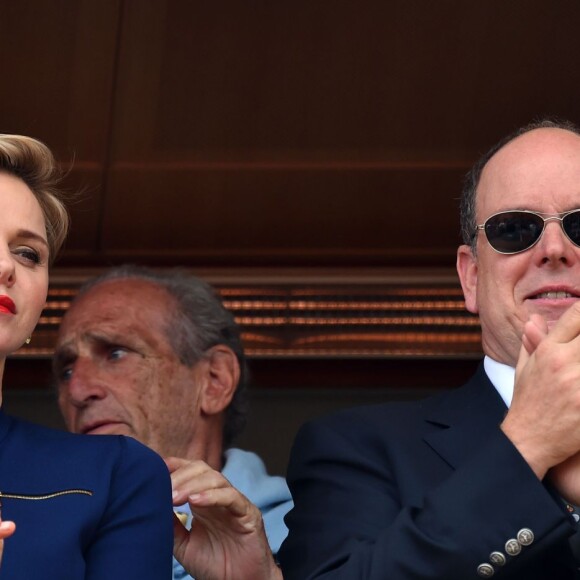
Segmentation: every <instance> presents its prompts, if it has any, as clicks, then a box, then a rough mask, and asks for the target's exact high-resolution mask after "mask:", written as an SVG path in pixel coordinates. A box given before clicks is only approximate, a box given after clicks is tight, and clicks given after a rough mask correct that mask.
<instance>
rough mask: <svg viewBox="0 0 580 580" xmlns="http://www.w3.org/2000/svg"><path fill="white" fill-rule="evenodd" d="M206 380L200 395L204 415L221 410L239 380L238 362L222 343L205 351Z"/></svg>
mask: <svg viewBox="0 0 580 580" xmlns="http://www.w3.org/2000/svg"><path fill="white" fill-rule="evenodd" d="M204 358H205V361H204V362H205V363H206V364H205V367H206V372H207V376H206V380H205V381H204V383H205V388H204V390H203V392H202V395H201V410H202V412H204V413H205V414H206V415H216V414H219V413H221V412H223V411H224V410H225V409H226V407H227V406H228V405H229V404H230V402H231V400H232V398H233V396H234V393H235V391H236V389H237V387H238V382H239V380H240V364H239V362H238V357H237V356H236V355H235V353H234V351H233V350H232V349H231V348H230V347H229V346H226V345H224V344H218V345H216V346H213V347H211V348H210V349H209V350H208V351H206V353H205V357H204Z"/></svg>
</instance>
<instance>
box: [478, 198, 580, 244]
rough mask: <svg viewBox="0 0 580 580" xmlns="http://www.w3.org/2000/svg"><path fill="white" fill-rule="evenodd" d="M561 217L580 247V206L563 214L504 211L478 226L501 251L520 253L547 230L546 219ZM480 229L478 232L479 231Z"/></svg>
mask: <svg viewBox="0 0 580 580" xmlns="http://www.w3.org/2000/svg"><path fill="white" fill-rule="evenodd" d="M554 220H555V221H559V222H560V226H561V227H562V230H563V231H564V233H565V234H566V237H567V238H568V239H569V240H570V241H571V242H572V243H573V244H574V245H575V246H579V247H580V209H573V210H571V211H567V212H564V213H560V214H555V215H554V214H552V215H551V214H546V213H537V212H534V211H527V210H523V209H520V210H512V211H501V212H499V213H496V214H493V215H492V216H490V217H488V218H487V220H485V223H483V224H480V225H478V226H477V230H483V231H484V232H485V236H486V237H487V241H488V242H489V245H490V246H491V247H492V248H493V249H494V250H495V251H496V252H499V253H500V254H518V253H519V252H524V251H525V250H529V249H530V248H531V247H532V246H534V245H535V244H536V243H537V242H538V241H539V239H540V238H541V237H542V234H543V233H544V229H545V227H546V222H549V221H554ZM476 233H477V232H476Z"/></svg>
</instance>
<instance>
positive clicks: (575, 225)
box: [562, 211, 580, 246]
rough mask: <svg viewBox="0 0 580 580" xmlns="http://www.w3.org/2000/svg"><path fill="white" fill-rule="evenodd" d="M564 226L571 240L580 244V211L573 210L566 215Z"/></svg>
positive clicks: (563, 221)
mask: <svg viewBox="0 0 580 580" xmlns="http://www.w3.org/2000/svg"><path fill="white" fill-rule="evenodd" d="M562 226H563V228H564V231H565V232H566V235H567V236H568V238H570V241H571V242H572V243H573V244H576V245H577V246H580V211H573V212H572V213H569V214H568V215H567V216H565V217H564V219H563V220H562Z"/></svg>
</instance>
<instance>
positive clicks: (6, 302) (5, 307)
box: [0, 296, 16, 314]
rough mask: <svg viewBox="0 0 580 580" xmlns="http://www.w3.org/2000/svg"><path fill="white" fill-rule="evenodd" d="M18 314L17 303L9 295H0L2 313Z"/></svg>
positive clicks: (0, 311)
mask: <svg viewBox="0 0 580 580" xmlns="http://www.w3.org/2000/svg"><path fill="white" fill-rule="evenodd" d="M2 312H4V313H6V314H16V304H14V302H13V301H12V299H11V298H9V297H8V296H0V313H2Z"/></svg>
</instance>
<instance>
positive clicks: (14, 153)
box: [0, 134, 70, 262]
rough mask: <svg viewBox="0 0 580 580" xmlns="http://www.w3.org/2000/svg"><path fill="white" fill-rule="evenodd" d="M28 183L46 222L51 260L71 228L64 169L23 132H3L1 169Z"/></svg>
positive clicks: (50, 154) (0, 145) (40, 144)
mask: <svg viewBox="0 0 580 580" xmlns="http://www.w3.org/2000/svg"><path fill="white" fill-rule="evenodd" d="M1 171H4V172H6V173H10V174H12V175H14V176H15V177H18V178H20V179H22V181H24V183H26V185H27V186H28V187H29V188H30V190H31V191H32V193H33V194H34V196H35V197H36V199H37V201H38V203H39V205H40V209H41V210H42V213H43V215H44V221H45V223H46V236H47V241H48V247H49V251H50V261H51V262H52V261H54V259H55V257H56V255H57V254H58V251H59V250H60V248H61V247H62V244H63V243H64V240H65V238H66V235H67V232H68V228H69V222H70V219H69V215H68V212H67V209H66V206H65V204H64V201H63V200H64V193H63V191H61V190H60V189H59V187H58V185H59V183H60V180H61V178H62V172H61V170H60V168H59V167H58V165H57V163H56V160H55V158H54V156H53V154H52V152H51V151H50V149H49V148H48V147H47V146H46V145H45V144H44V143H42V142H40V141H38V140H36V139H33V138H32V137H25V136H24V135H5V134H0V172H1Z"/></svg>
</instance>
